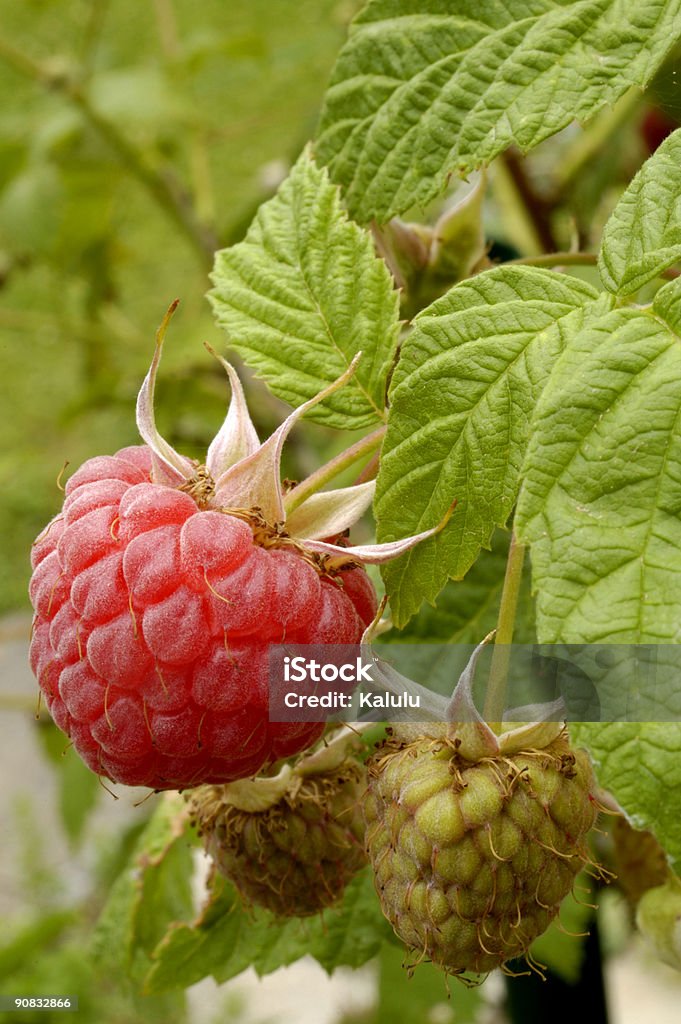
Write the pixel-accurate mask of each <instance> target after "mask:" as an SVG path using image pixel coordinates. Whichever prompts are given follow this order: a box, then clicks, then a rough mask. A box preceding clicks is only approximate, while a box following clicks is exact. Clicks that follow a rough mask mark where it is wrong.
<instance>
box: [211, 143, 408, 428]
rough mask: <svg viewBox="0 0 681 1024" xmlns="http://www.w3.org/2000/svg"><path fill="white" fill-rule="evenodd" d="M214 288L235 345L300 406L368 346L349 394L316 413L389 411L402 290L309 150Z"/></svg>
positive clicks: (360, 421)
mask: <svg viewBox="0 0 681 1024" xmlns="http://www.w3.org/2000/svg"><path fill="white" fill-rule="evenodd" d="M213 282H214V284H215V289H214V290H213V292H212V293H211V295H210V298H211V300H212V304H213V308H214V310H215V314H216V317H217V321H218V323H219V324H221V325H222V326H223V327H224V328H225V329H226V330H227V338H228V342H229V344H230V345H231V346H232V347H233V348H235V349H236V351H237V352H238V353H239V355H241V356H243V358H244V359H245V360H246V361H247V362H248V363H249V365H250V366H252V367H253V368H254V369H255V370H256V372H257V373H258V375H259V376H260V377H262V378H263V379H264V380H265V381H267V383H268V384H269V386H270V388H271V389H272V391H273V392H274V393H275V394H276V395H277V396H278V397H280V398H284V399H285V400H286V401H288V402H290V403H291V404H292V405H294V406H296V405H302V403H303V402H305V401H307V400H308V399H310V398H313V397H314V396H315V395H316V394H318V393H319V392H320V391H321V390H322V389H323V388H324V387H326V386H327V385H328V384H330V383H331V382H332V381H334V380H335V379H336V378H337V377H340V375H341V374H342V373H343V372H344V371H345V370H347V368H348V366H349V364H350V362H351V361H352V357H353V356H354V355H355V353H357V352H359V351H361V352H362V353H363V355H362V360H361V362H360V364H359V366H358V368H357V371H356V372H355V375H354V377H353V378H352V380H351V381H350V383H349V384H348V386H347V387H346V388H345V389H344V390H343V392H342V394H335V395H332V396H331V397H330V398H328V399H326V401H324V402H322V403H321V404H320V405H318V406H316V407H315V409H314V410H312V411H311V412H310V413H309V416H310V418H311V419H316V420H317V421H319V422H320V423H325V424H326V425H327V426H333V427H345V428H347V429H353V428H356V427H366V426H370V425H371V424H372V423H376V422H377V421H378V422H382V421H383V420H384V418H385V412H384V408H385V390H386V379H387V376H388V372H389V370H390V369H391V366H392V363H393V359H394V356H395V348H396V346H397V327H398V322H397V316H398V305H399V304H398V296H397V292H396V291H395V289H394V287H393V282H392V278H391V277H390V274H389V273H388V269H387V267H386V265H385V263H384V262H383V260H380V259H379V258H378V257H377V256H376V255H375V253H374V251H373V246H372V243H371V239H370V238H369V236H368V235H367V234H366V233H365V232H363V231H362V230H361V229H360V228H358V227H357V225H356V224H353V223H352V221H349V220H348V219H347V216H346V214H345V212H344V211H343V209H342V208H341V205H340V197H339V190H338V189H337V188H336V187H335V186H333V185H331V184H330V183H329V181H328V177H327V175H326V173H325V172H324V171H320V170H318V168H317V167H316V166H315V164H314V162H313V161H312V160H311V158H310V156H309V154H308V153H304V154H303V156H302V157H301V158H300V159H299V161H298V163H297V164H296V165H295V167H294V168H293V170H292V172H291V174H290V175H289V177H288V178H287V179H286V182H285V183H284V185H282V187H281V189H280V190H279V193H278V194H277V196H276V198H274V199H272V200H270V202H269V203H266V204H265V205H264V206H261V207H260V210H259V212H258V215H257V217H256V219H255V221H254V223H253V225H252V226H251V228H250V229H249V232H248V234H247V235H246V238H245V239H244V241H243V242H241V243H240V244H239V245H235V246H233V247H232V248H231V249H226V250H223V251H222V252H219V253H218V254H217V258H216V264H215V271H214V273H213Z"/></svg>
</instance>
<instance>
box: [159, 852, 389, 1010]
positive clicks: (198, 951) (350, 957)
mask: <svg viewBox="0 0 681 1024" xmlns="http://www.w3.org/2000/svg"><path fill="white" fill-rule="evenodd" d="M390 935H391V930H390V926H389V925H388V923H387V922H386V920H385V918H384V917H383V915H382V914H381V910H380V907H379V905H378V901H377V900H376V894H375V892H374V887H373V880H372V878H371V875H370V874H369V872H368V871H363V872H361V873H360V875H358V876H357V877H356V878H355V879H353V881H352V882H351V883H350V885H349V886H348V887H347V889H346V891H345V894H344V897H343V901H342V903H341V904H340V905H339V906H338V907H334V908H332V909H330V910H327V911H325V912H324V915H323V916H322V915H321V914H319V915H317V916H316V917H313V918H308V919H303V920H300V919H298V918H291V919H288V920H281V921H279V920H277V919H276V918H274V917H273V916H272V915H271V914H270V913H269V912H268V911H265V910H261V909H259V908H257V907H253V908H247V907H245V906H244V905H243V904H242V902H241V898H240V897H239V896H238V895H237V893H236V892H235V891H234V889H233V887H232V886H231V885H230V884H229V883H228V882H226V881H225V880H224V879H222V878H217V879H216V881H215V882H214V884H213V889H212V892H211V895H210V899H209V900H208V902H207V904H206V906H205V907H204V909H203V911H202V913H201V915H200V917H199V918H198V919H197V920H196V921H195V922H193V923H192V924H179V925H176V926H174V927H172V928H171V929H170V930H169V931H168V933H167V935H166V938H165V939H164V940H163V941H162V942H161V943H160V945H159V946H158V947H157V949H156V950H155V952H154V954H153V959H154V960H155V961H156V962H155V964H154V966H153V967H152V969H151V971H150V973H149V976H148V978H147V983H146V990H147V991H149V992H161V991H164V990H165V989H168V988H175V987H186V986H187V985H191V984H193V983H194V982H196V981H199V980H200V979H201V978H203V977H205V976H206V975H208V974H210V975H212V976H213V977H214V978H215V980H216V981H217V982H224V981H227V979H228V978H233V977H234V976H235V975H237V974H240V973H241V972H242V971H244V970H246V968H247V967H250V966H252V967H254V968H255V970H256V971H257V972H258V974H260V975H264V974H270V973H271V972H272V971H275V970H276V969H277V968H278V967H282V966H284V965H286V964H291V963H294V962H295V961H296V960H299V959H300V958H301V957H303V956H307V955H311V956H313V957H314V958H315V959H316V960H317V961H318V962H319V963H320V964H321V965H322V967H324V968H325V970H327V971H329V972H331V971H332V970H333V969H334V968H335V967H339V966H341V965H345V966H349V967H360V966H361V965H362V964H364V963H366V961H367V960H370V959H371V958H372V957H373V956H375V955H376V953H378V951H379V949H380V948H381V945H382V943H383V942H384V941H385V940H386V939H388V938H389V937H390Z"/></svg>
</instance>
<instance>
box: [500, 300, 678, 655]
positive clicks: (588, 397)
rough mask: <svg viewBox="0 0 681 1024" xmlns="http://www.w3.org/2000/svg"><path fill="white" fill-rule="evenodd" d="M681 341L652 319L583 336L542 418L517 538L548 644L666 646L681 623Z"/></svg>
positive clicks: (591, 321)
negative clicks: (528, 561)
mask: <svg viewBox="0 0 681 1024" xmlns="http://www.w3.org/2000/svg"><path fill="white" fill-rule="evenodd" d="M680 378H681V346H680V345H679V337H678V336H677V335H676V334H675V333H674V332H673V331H672V330H670V328H669V327H668V326H667V325H666V324H665V323H663V322H662V321H661V319H660V317H659V316H658V315H657V314H656V311H655V306H653V307H652V308H651V309H648V310H640V309H633V308H628V309H617V310H607V309H604V307H603V304H602V303H599V304H598V305H597V306H596V307H594V309H593V310H592V311H591V314H589V313H587V314H586V315H585V318H584V322H583V323H581V324H579V326H576V327H575V329H574V330H573V332H572V336H571V337H570V339H569V343H568V345H567V347H566V350H565V353H564V355H563V357H562V358H561V360H560V361H559V363H558V365H557V366H556V368H555V371H554V374H553V376H552V378H551V383H550V386H549V387H547V389H546V391H545V393H544V395H543V396H542V399H541V401H540V403H539V405H538V407H537V412H536V417H535V422H534V431H533V437H532V442H531V444H530V447H529V449H528V454H527V463H526V469H525V482H524V485H523V494H522V497H521V501H520V504H519V509H518V528H519V529H520V531H521V533H522V536H523V537H524V538H525V539H526V540H528V541H529V542H530V543H531V544H532V558H533V567H534V585H535V586H536V587H537V588H538V590H539V596H538V604H537V616H538V630H539V636H540V638H541V640H542V641H546V642H555V641H559V640H563V641H566V642H569V643H580V642H581V643H584V642H586V643H602V642H608V641H609V642H617V641H619V642H623V643H626V642H633V643H664V642H671V641H674V640H676V639H677V637H678V629H679V615H680V613H681V589H680V588H681V583H680V581H681V554H679V552H680V551H681V523H680V522H679V520H678V511H679V508H681V505H680V504H679V502H680V500H681V494H680V492H679V485H678V479H679V469H680V468H681V433H680V429H681V428H680V427H679V418H680V412H681V407H680V405H679V402H680V400H681V396H680V395H679V388H678V381H679V379H680Z"/></svg>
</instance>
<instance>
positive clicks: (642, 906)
mask: <svg viewBox="0 0 681 1024" xmlns="http://www.w3.org/2000/svg"><path fill="white" fill-rule="evenodd" d="M636 924H637V926H638V928H639V931H640V932H641V934H642V935H643V937H644V938H645V939H646V940H647V942H648V943H649V944H650V945H651V946H652V948H653V949H654V951H655V952H656V953H657V955H658V957H659V958H660V960H662V961H663V963H665V964H669V966H670V967H675V968H676V970H677V971H679V970H681V880H679V878H678V876H677V875H674V874H672V872H671V870H670V871H669V872H668V875H667V881H666V882H665V883H664V885H658V886H655V888H654V889H649V890H648V892H646V893H644V894H643V896H642V897H641V899H640V901H639V904H638V907H637V909H636Z"/></svg>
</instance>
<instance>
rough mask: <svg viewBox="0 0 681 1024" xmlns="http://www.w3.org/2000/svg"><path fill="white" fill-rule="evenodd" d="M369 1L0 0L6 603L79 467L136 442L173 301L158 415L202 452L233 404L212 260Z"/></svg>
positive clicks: (0, 377)
mask: <svg viewBox="0 0 681 1024" xmlns="http://www.w3.org/2000/svg"><path fill="white" fill-rule="evenodd" d="M357 6H358V5H357V4H354V3H353V2H352V0H350V2H348V0H341V2H339V0H302V2H300V0H248V3H232V2H230V3H225V2H224V0H203V2H202V3H200V4H197V3H193V2H191V0H145V2H143V3H140V2H129V0H124V2H120V0H117V2H115V3H114V2H109V0H21V2H19V3H17V2H16V0H1V2H0V23H1V24H2V36H1V38H0V93H1V94H2V96H3V103H2V109H1V110H0V358H1V361H2V373H1V374H0V407H1V408H2V411H3V416H2V426H1V427H0V430H1V435H0V436H1V442H2V443H1V446H0V450H1V452H2V454H1V456H0V490H1V492H2V500H1V501H0V537H2V541H1V542H0V543H1V545H2V547H1V550H0V611H2V610H6V609H8V608H12V607H15V606H17V605H20V604H24V603H25V601H26V598H25V593H26V586H27V580H28V562H27V552H28V550H29V546H30V543H31V541H32V540H33V538H34V537H35V535H36V534H37V533H38V532H39V530H40V529H41V528H42V527H43V526H44V524H45V523H46V521H47V520H48V518H49V517H50V516H51V515H53V514H54V513H55V512H56V511H57V509H58V507H59V504H60V495H59V492H58V490H57V488H56V486H55V481H56V479H57V476H58V474H59V471H60V469H61V467H62V466H63V464H64V462H65V461H66V460H68V461H69V463H70V464H71V471H72V470H73V469H75V468H76V467H77V465H78V464H79V463H80V462H81V461H82V460H83V459H84V458H87V457H89V456H91V455H94V454H98V453H104V452H112V451H115V450H116V448H118V447H120V446H122V445H125V444H130V443H135V442H136V440H137V434H136V429H135V423H134V400H135V395H136V393H137V389H138V387H139V385H140V383H141V380H142V378H143V376H144V373H145V372H146V368H147V366H148V363H149V361H150V356H151V353H152V348H153V339H154V330H155V327H156V325H157V324H158V322H159V320H160V318H161V316H162V315H163V312H164V311H165V309H166V307H167V306H168V304H169V303H170V301H171V300H172V299H174V298H175V297H179V298H180V299H181V306H180V310H179V312H178V314H177V315H176V318H175V320H174V323H173V327H172V330H171V335H170V344H168V345H167V347H166V355H165V359H164V368H163V381H162V386H161V389H160V395H159V398H160V407H161V417H160V419H161V424H162V426H165V427H166V429H167V430H168V431H169V433H170V434H171V436H172V437H173V438H174V440H175V441H176V442H177V443H178V444H179V445H181V446H182V448H183V450H184V451H185V452H186V453H187V454H201V452H202V451H204V450H205V443H206V441H207V440H208V439H209V438H210V436H212V432H214V430H215V428H216V427H217V425H219V422H220V420H221V417H222V416H223V415H224V409H225V403H226V400H227V396H228V389H227V387H226V384H225V383H224V378H223V377H222V375H221V371H219V370H218V368H217V365H215V366H214V365H212V364H211V360H210V359H209V358H208V356H207V355H206V353H205V351H204V349H203V347H202V344H201V343H202V342H203V341H204V340H207V341H210V342H211V343H212V344H213V345H214V346H216V347H221V348H222V349H223V350H224V339H223V338H222V337H220V336H219V334H218V332H217V329H216V328H215V327H214V326H213V323H212V320H211V316H210V314H209V310H208V306H207V303H206V302H205V299H204V295H205V292H206V289H207V287H208V283H209V282H208V279H207V272H208V270H209V269H210V266H211V263H212V253H213V251H214V249H215V248H216V247H218V246H224V245H227V244H229V243H230V242H232V241H235V240H237V239H238V238H240V237H241V235H242V234H243V232H244V230H245V228H246V226H247V225H248V223H249V221H250V219H251V216H252V214H253V212H254V210H255V208H256V207H257V205H258V204H259V203H260V202H261V201H262V200H263V199H264V198H266V197H267V196H268V195H270V194H271V193H272V192H273V191H274V190H275V189H276V186H277V185H278V183H279V181H280V180H281V178H282V177H283V176H284V175H285V174H286V170H287V167H288V165H289V163H290V162H291V161H292V160H293V159H295V157H296V156H297V154H298V152H299V151H300V149H301V147H302V145H303V144H304V142H305V141H306V139H307V138H309V136H310V135H311V134H312V131H313V129H314V124H315V120H316V116H317V112H318V109H319V104H320V101H321V96H322V93H323V88H324V84H325V81H326V79H327V77H328V74H329V71H330V68H331V66H332V63H333V60H334V57H335V55H336V52H337V51H338V49H339V46H340V45H341V43H342V41H343V39H344V37H345V33H346V28H347V23H348V20H349V18H350V17H351V15H352V13H353V10H354V9H355V8H356V7H357ZM261 394H262V393H261ZM260 405H262V406H263V411H262V413H261V417H260V418H261V419H263V418H264V420H265V421H266V422H265V425H266V426H267V425H268V424H267V419H268V415H270V414H269V412H268V407H267V403H266V401H265V400H264V399H263V400H262V402H261V403H260ZM171 407H172V409H173V422H172V427H171V425H170V422H169V418H168V417H164V416H163V410H164V408H165V409H169V408H171ZM256 415H257V413H256ZM271 415H272V422H274V420H275V416H274V412H272V414H271Z"/></svg>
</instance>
